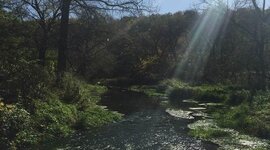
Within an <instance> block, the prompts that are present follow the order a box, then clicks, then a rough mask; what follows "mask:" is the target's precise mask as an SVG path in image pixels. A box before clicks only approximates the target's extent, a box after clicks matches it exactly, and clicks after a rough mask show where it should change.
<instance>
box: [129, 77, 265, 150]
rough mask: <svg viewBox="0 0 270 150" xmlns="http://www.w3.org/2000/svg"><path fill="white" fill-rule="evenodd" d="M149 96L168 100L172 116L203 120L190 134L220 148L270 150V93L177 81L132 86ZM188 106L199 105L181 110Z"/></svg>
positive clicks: (197, 123)
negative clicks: (183, 106) (189, 104)
mask: <svg viewBox="0 0 270 150" xmlns="http://www.w3.org/2000/svg"><path fill="white" fill-rule="evenodd" d="M130 89H131V90H134V91H140V92H144V93H145V94H147V95H148V96H153V97H165V98H167V99H168V101H169V104H167V105H166V107H168V108H169V109H167V112H168V113H169V114H171V115H172V116H176V117H180V118H184V119H194V118H196V117H199V119H198V120H197V121H195V122H193V123H191V124H189V125H188V127H189V129H190V131H189V134H190V135H191V136H194V137H196V138H199V139H202V140H206V141H211V142H213V143H216V144H218V145H220V149H237V148H238V149H243V148H244V149H254V150H258V149H265V150H266V149H269V146H270V145H269V144H270V141H269V138H270V122H269V120H270V117H269V116H270V115H269V109H270V99H269V94H270V92H269V91H256V92H255V93H254V94H251V93H252V92H251V91H250V90H246V89H242V88H241V87H235V86H231V85H230V86H225V85H207V84H203V85H198V84H196V85H192V84H188V83H184V82H182V81H179V80H175V79H167V80H164V81H161V82H160V83H159V84H158V85H156V86H132V87H131V88H130ZM185 103H191V104H193V105H195V106H193V108H192V107H190V108H188V110H181V109H177V108H178V107H177V105H178V106H179V108H180V107H181V105H185Z"/></svg>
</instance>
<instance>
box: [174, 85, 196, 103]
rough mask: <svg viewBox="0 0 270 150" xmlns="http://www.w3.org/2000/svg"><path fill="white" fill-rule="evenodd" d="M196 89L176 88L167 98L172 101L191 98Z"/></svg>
mask: <svg viewBox="0 0 270 150" xmlns="http://www.w3.org/2000/svg"><path fill="white" fill-rule="evenodd" d="M195 95H196V91H195V90H194V89H192V88H176V89H173V90H172V91H171V92H170V95H169V98H170V100H171V102H172V103H175V104H177V103H179V102H180V101H181V100H184V99H190V98H193V97H194V96H195Z"/></svg>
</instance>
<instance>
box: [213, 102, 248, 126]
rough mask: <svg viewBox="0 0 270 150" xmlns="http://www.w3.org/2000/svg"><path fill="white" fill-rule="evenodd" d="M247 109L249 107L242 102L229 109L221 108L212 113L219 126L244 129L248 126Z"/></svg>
mask: <svg viewBox="0 0 270 150" xmlns="http://www.w3.org/2000/svg"><path fill="white" fill-rule="evenodd" d="M249 110H250V108H249V106H248V105H245V104H242V105H240V106H237V107H233V108H231V109H229V110H221V111H220V112H218V113H216V114H214V117H215V118H216V119H217V123H218V125H219V126H221V127H228V128H233V129H238V130H241V131H245V130H247V127H248V126H249V118H248V116H249Z"/></svg>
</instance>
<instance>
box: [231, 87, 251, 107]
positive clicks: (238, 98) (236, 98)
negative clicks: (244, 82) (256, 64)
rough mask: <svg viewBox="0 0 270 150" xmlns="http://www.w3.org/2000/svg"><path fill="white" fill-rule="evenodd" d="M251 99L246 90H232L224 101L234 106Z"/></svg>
mask: <svg viewBox="0 0 270 150" xmlns="http://www.w3.org/2000/svg"><path fill="white" fill-rule="evenodd" d="M250 99H251V94H250V92H249V91H247V90H241V91H234V92H232V93H231V94H230V97H229V98H228V100H227V101H226V103H227V104H229V105H232V106H236V105H240V104H241V103H243V102H249V101H250Z"/></svg>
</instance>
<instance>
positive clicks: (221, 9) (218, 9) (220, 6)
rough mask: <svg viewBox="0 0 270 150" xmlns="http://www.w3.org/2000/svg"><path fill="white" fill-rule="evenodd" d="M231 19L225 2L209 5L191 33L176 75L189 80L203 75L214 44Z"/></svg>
mask: <svg viewBox="0 0 270 150" xmlns="http://www.w3.org/2000/svg"><path fill="white" fill-rule="evenodd" d="M229 19H230V12H229V11H228V7H227V5H226V4H225V3H224V2H219V3H217V4H212V5H209V8H208V9H207V10H206V11H205V12H204V13H203V15H201V17H200V18H199V19H198V21H197V22H196V24H195V25H194V27H193V29H192V30H191V32H190V34H189V44H188V46H187V47H186V50H185V54H184V55H183V57H182V60H181V61H180V62H179V63H178V65H177V69H176V71H175V74H174V77H181V78H182V79H184V80H187V81H193V80H196V79H198V78H200V77H201V75H202V73H203V71H204V67H205V64H206V63H207V60H208V57H209V55H210V51H211V49H212V47H213V44H214V42H215V40H216V38H217V37H218V36H221V34H222V31H224V30H225V29H226V26H227V24H228V21H229Z"/></svg>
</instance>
